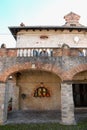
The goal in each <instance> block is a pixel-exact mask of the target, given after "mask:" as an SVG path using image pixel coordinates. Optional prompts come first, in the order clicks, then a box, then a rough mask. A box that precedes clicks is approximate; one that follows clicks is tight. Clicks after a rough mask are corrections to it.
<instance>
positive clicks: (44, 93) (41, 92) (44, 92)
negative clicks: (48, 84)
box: [34, 83, 50, 97]
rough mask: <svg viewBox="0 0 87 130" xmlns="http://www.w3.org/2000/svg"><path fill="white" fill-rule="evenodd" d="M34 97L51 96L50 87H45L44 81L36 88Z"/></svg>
mask: <svg viewBox="0 0 87 130" xmlns="http://www.w3.org/2000/svg"><path fill="white" fill-rule="evenodd" d="M34 97H50V93H49V91H48V89H47V88H45V87H44V85H43V83H41V86H40V87H38V88H37V89H36V90H35V92H34Z"/></svg>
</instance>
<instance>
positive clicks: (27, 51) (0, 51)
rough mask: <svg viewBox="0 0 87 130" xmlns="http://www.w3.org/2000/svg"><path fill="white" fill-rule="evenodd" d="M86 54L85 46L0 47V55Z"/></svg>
mask: <svg viewBox="0 0 87 130" xmlns="http://www.w3.org/2000/svg"><path fill="white" fill-rule="evenodd" d="M5 56H8V57H58V56H83V57H85V56H87V49H86V48H0V57H5Z"/></svg>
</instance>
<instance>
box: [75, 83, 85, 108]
mask: <svg viewBox="0 0 87 130" xmlns="http://www.w3.org/2000/svg"><path fill="white" fill-rule="evenodd" d="M73 99H74V104H75V107H87V84H81V83H80V84H73Z"/></svg>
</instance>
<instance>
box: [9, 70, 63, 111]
mask: <svg viewBox="0 0 87 130" xmlns="http://www.w3.org/2000/svg"><path fill="white" fill-rule="evenodd" d="M7 81H8V84H9V83H10V84H9V85H10V87H12V86H11V85H12V83H13V84H15V85H13V90H14V91H12V90H11V89H10V90H11V91H10V95H11V96H12V97H11V98H10V99H12V109H11V111H15V112H16V111H17V110H21V111H25V110H27V111H32V110H33V111H60V110H61V87H60V85H61V79H60V77H58V76H57V75H56V74H54V73H52V72H48V71H43V70H33V69H30V70H22V71H19V72H16V73H14V74H11V76H10V79H8V80H7ZM14 88H15V89H14ZM18 92H19V95H18ZM14 98H15V99H14Z"/></svg>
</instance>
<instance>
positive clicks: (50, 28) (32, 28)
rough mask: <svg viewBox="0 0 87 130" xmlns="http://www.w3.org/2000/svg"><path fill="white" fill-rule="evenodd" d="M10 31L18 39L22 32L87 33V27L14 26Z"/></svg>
mask: <svg viewBox="0 0 87 130" xmlns="http://www.w3.org/2000/svg"><path fill="white" fill-rule="evenodd" d="M9 30H10V31H11V33H12V35H13V37H14V38H15V39H16V37H17V33H18V32H19V31H21V30H26V31H27V30H33V31H35V30H40V31H41V30H47V31H49V30H55V31H57V30H61V31H64V30H69V31H70V32H71V31H72V30H77V31H79V32H80V31H82V30H85V31H87V27H86V26H13V27H9Z"/></svg>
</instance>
